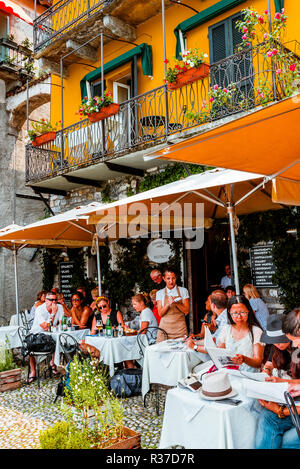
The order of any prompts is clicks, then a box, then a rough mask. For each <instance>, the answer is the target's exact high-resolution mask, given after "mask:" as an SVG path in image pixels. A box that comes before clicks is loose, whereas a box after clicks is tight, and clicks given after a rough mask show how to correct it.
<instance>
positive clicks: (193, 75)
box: [165, 48, 209, 90]
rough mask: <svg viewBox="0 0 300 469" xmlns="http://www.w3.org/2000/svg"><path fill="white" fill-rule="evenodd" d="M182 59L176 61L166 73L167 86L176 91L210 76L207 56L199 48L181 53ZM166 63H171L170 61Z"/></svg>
mask: <svg viewBox="0 0 300 469" xmlns="http://www.w3.org/2000/svg"><path fill="white" fill-rule="evenodd" d="M181 56H182V59H181V60H178V59H176V58H175V59H174V63H175V65H174V66H169V67H168V69H167V73H166V80H165V82H166V83H167V86H168V88H169V89H171V90H174V89H177V88H181V87H182V86H184V85H187V84H189V83H193V82H194V81H197V80H200V79H203V78H205V77H207V76H208V74H209V65H208V64H206V63H205V62H204V59H205V58H207V57H208V55H207V54H204V53H203V52H200V50H199V49H198V48H195V49H191V50H188V51H187V52H185V53H184V54H183V53H181ZM165 63H167V64H168V63H169V61H168V60H166V61H165Z"/></svg>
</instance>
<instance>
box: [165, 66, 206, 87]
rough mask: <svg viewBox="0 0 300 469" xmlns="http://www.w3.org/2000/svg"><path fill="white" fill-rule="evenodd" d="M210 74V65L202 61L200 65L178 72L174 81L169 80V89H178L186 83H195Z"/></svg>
mask: <svg viewBox="0 0 300 469" xmlns="http://www.w3.org/2000/svg"><path fill="white" fill-rule="evenodd" d="M208 75H209V65H208V64H205V63H202V64H201V65H200V67H198V68H196V67H194V68H189V69H188V70H187V71H186V72H182V73H178V75H177V79H176V81H175V82H174V83H169V82H167V86H168V88H169V90H176V89H177V88H181V87H182V86H184V85H188V84H189V83H193V82H194V81H197V80H203V78H205V77H207V76H208Z"/></svg>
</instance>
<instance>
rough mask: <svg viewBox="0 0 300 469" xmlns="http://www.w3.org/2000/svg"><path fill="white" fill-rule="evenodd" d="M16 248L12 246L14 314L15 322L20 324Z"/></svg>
mask: <svg viewBox="0 0 300 469" xmlns="http://www.w3.org/2000/svg"><path fill="white" fill-rule="evenodd" d="M17 254H18V252H17V249H16V247H14V272H15V292H16V315H17V324H18V326H19V325H20V318H19V291H18V269H17Z"/></svg>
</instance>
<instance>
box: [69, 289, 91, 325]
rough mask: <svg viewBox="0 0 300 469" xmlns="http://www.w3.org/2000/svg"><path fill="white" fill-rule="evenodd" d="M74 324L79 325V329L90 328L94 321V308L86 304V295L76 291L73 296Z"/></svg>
mask: <svg viewBox="0 0 300 469" xmlns="http://www.w3.org/2000/svg"><path fill="white" fill-rule="evenodd" d="M71 305H72V307H71V313H72V326H74V325H76V326H79V329H90V327H91V323H92V310H91V308H90V307H89V306H88V305H86V304H85V301H84V296H83V295H82V293H81V292H79V291H76V292H74V293H73V295H72V296H71Z"/></svg>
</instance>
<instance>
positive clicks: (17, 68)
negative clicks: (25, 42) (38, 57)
mask: <svg viewBox="0 0 300 469" xmlns="http://www.w3.org/2000/svg"><path fill="white" fill-rule="evenodd" d="M32 62H33V59H32V51H31V50H30V49H28V48H27V47H24V46H22V45H21V44H17V43H16V42H14V41H12V40H10V39H8V38H1V39H0V79H2V80H4V81H14V80H24V79H26V78H27V77H32V75H33V68H32Z"/></svg>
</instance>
